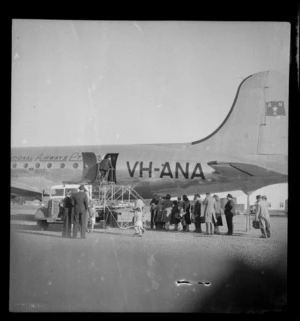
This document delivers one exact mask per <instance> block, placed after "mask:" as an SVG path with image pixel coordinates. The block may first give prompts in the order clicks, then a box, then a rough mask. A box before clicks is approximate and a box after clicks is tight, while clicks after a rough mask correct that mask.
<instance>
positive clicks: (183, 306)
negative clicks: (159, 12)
mask: <svg viewBox="0 0 300 321" xmlns="http://www.w3.org/2000/svg"><path fill="white" fill-rule="evenodd" d="M291 28H292V27H291V24H290V23H289V22H287V21H189V20H165V21H164V20H157V21H155V20H72V19H57V20H55V19H51V20H50V19H49V20H48V19H19V18H15V19H12V29H11V31H12V32H11V168H10V183H11V185H10V249H9V251H10V253H9V254H10V262H9V311H10V312H33V313H34V312H127V313H129V312H143V313H146V312H155V313H156V312H170V313H174V312H184V313H190V312H198V313H211V314H219V313H226V314H232V313H235V314H236V313H248V314H262V313H274V312H284V311H286V310H287V288H288V287H287V266H288V260H287V257H288V255H287V253H288V199H289V195H288V138H289V137H288V130H289V123H288V119H289V103H290V64H291V31H292V29H291Z"/></svg>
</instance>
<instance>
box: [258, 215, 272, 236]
mask: <svg viewBox="0 0 300 321" xmlns="http://www.w3.org/2000/svg"><path fill="white" fill-rule="evenodd" d="M258 220H259V225H260V230H261V234H262V236H264V237H271V224H270V219H269V218H267V217H259V218H258Z"/></svg>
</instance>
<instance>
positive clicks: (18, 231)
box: [15, 230, 63, 238]
mask: <svg viewBox="0 0 300 321" xmlns="http://www.w3.org/2000/svg"><path fill="white" fill-rule="evenodd" d="M15 232H17V233H22V234H31V235H39V236H50V237H55V238H63V237H62V236H61V234H60V235H55V234H48V233H45V232H43V231H40V232H32V231H25V230H16V231H15Z"/></svg>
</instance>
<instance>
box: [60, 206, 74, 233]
mask: <svg viewBox="0 0 300 321" xmlns="http://www.w3.org/2000/svg"><path fill="white" fill-rule="evenodd" d="M72 223H73V222H72V211H69V210H68V209H66V211H65V217H64V224H63V230H62V236H63V237H71V224H72Z"/></svg>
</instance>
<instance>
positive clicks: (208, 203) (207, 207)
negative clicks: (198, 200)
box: [203, 192, 217, 235]
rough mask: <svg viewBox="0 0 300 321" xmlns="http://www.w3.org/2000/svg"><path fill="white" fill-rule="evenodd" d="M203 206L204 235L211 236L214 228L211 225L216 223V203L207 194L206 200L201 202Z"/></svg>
mask: <svg viewBox="0 0 300 321" xmlns="http://www.w3.org/2000/svg"><path fill="white" fill-rule="evenodd" d="M203 205H204V217H205V224H206V233H205V234H206V235H213V233H214V228H213V223H214V222H216V221H217V220H216V216H215V215H216V201H215V199H214V198H213V197H212V196H211V195H210V193H209V192H207V193H206V198H205V200H204V202H203Z"/></svg>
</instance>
